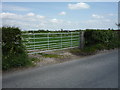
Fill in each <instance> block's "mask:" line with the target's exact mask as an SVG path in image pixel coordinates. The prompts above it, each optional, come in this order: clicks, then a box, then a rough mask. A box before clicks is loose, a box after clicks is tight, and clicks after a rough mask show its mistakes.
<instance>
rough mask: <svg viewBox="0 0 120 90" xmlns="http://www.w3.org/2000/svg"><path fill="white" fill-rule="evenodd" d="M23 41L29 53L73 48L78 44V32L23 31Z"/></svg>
mask: <svg viewBox="0 0 120 90" xmlns="http://www.w3.org/2000/svg"><path fill="white" fill-rule="evenodd" d="M22 37H23V43H24V45H25V46H26V48H27V51H28V53H29V54H34V53H40V52H46V51H53V50H60V49H67V48H74V47H78V46H79V42H80V32H59V33H53V32H50V33H34V32H32V33H23V34H22Z"/></svg>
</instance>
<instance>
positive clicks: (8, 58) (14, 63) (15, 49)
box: [2, 27, 31, 70]
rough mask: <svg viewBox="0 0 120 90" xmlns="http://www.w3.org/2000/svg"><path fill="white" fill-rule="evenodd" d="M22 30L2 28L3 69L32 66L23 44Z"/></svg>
mask: <svg viewBox="0 0 120 90" xmlns="http://www.w3.org/2000/svg"><path fill="white" fill-rule="evenodd" d="M21 34H22V33H21V30H20V29H19V28H17V27H2V69H3V70H7V69H10V68H13V67H21V66H26V65H28V64H30V63H31V62H30V60H29V59H28V55H27V53H26V50H25V47H24V46H23V44H22V39H21Z"/></svg>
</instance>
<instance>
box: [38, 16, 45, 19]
mask: <svg viewBox="0 0 120 90" xmlns="http://www.w3.org/2000/svg"><path fill="white" fill-rule="evenodd" d="M36 17H37V18H40V19H44V18H45V16H41V15H37V16H36Z"/></svg>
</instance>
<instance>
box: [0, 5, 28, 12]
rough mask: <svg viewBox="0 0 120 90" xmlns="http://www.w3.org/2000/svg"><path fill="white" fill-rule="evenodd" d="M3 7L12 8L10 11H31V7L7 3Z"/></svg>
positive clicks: (4, 8) (5, 8)
mask: <svg viewBox="0 0 120 90" xmlns="http://www.w3.org/2000/svg"><path fill="white" fill-rule="evenodd" d="M2 8H3V10H10V11H29V10H30V9H29V8H25V7H20V6H15V5H7V4H3V5H2Z"/></svg>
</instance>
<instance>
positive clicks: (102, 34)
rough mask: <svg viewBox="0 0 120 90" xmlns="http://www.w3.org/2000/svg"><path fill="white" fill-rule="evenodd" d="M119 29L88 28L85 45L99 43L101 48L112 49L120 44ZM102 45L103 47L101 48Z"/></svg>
mask: <svg viewBox="0 0 120 90" xmlns="http://www.w3.org/2000/svg"><path fill="white" fill-rule="evenodd" d="M119 41H120V39H119V37H118V31H115V30H86V31H85V46H93V45H98V46H96V47H98V48H99V49H101V48H105V49H111V48H117V47H118V46H120V42H119ZM100 47H101V48H100Z"/></svg>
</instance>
